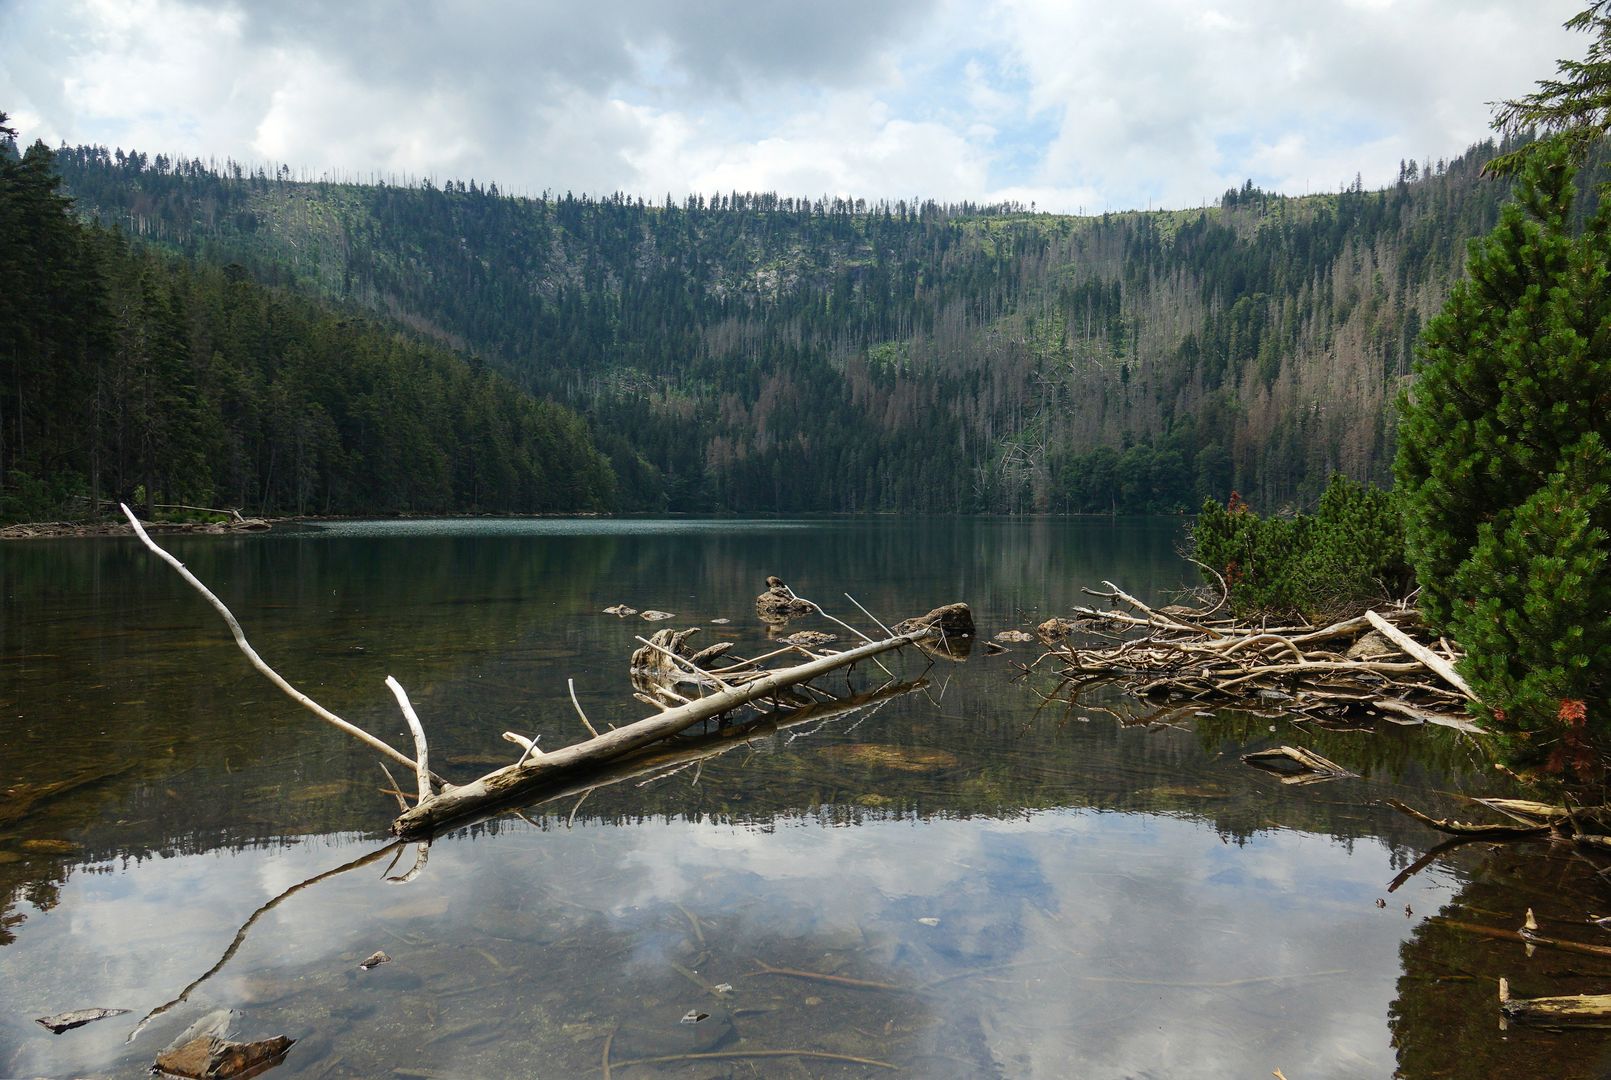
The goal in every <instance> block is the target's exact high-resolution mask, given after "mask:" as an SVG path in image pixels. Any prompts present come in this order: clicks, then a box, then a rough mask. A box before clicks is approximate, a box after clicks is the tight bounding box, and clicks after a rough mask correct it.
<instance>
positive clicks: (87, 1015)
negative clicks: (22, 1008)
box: [34, 1009, 129, 1035]
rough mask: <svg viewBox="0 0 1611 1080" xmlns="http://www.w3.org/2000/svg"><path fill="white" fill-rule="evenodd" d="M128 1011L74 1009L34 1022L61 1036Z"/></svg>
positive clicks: (40, 1018) (38, 1018)
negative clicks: (65, 1032) (66, 1032)
mask: <svg viewBox="0 0 1611 1080" xmlns="http://www.w3.org/2000/svg"><path fill="white" fill-rule="evenodd" d="M128 1011H129V1010H127V1009H74V1010H73V1011H72V1012H64V1013H57V1014H56V1015H55V1016H41V1017H37V1018H36V1019H35V1020H34V1023H36V1024H43V1025H44V1026H45V1027H47V1028H49V1029H50V1030H51V1031H52V1032H54V1033H55V1034H57V1035H60V1034H61V1033H62V1032H64V1031H71V1030H72V1029H73V1028H76V1027H83V1026H84V1025H85V1024H92V1023H94V1022H95V1021H97V1020H105V1019H106V1018H107V1017H108V1016H122V1015H123V1014H124V1013H126V1012H128Z"/></svg>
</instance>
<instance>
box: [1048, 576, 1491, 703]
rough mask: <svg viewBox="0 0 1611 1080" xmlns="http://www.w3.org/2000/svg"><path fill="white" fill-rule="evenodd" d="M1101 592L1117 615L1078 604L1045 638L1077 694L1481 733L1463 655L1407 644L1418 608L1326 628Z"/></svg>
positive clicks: (1108, 588) (1051, 622)
mask: <svg viewBox="0 0 1611 1080" xmlns="http://www.w3.org/2000/svg"><path fill="white" fill-rule="evenodd" d="M1103 585H1104V586H1105V590H1103V591H1092V590H1089V589H1087V590H1086V592H1087V593H1089V594H1090V595H1093V596H1098V597H1102V598H1104V599H1107V600H1111V601H1113V606H1112V607H1111V608H1108V609H1106V610H1102V609H1098V608H1094V607H1076V608H1075V609H1074V615H1075V617H1074V618H1073V619H1062V618H1058V619H1048V620H1047V621H1046V622H1044V623H1042V624H1041V625H1040V627H1039V630H1038V636H1039V637H1040V639H1041V640H1042V642H1043V643H1044V644H1045V645H1046V646H1047V648H1048V650H1049V652H1048V653H1047V654H1046V656H1044V657H1042V660H1045V659H1048V658H1050V659H1052V660H1054V661H1055V662H1060V663H1061V664H1062V665H1063V668H1062V671H1061V673H1062V675H1063V677H1064V680H1065V684H1066V685H1072V686H1073V687H1074V688H1075V692H1076V693H1077V692H1078V690H1079V689H1080V688H1082V687H1084V686H1086V685H1089V684H1094V683H1117V684H1119V685H1121V686H1123V687H1124V688H1126V689H1128V690H1130V691H1131V692H1132V693H1135V694H1137V695H1139V696H1141V697H1150V698H1165V699H1177V700H1186V701H1191V702H1200V703H1205V704H1218V705H1224V706H1230V707H1246V708H1267V707H1269V706H1270V705H1272V704H1276V705H1279V707H1280V708H1282V709H1283V710H1286V711H1291V712H1297V713H1304V714H1308V715H1310V716H1313V717H1315V718H1318V719H1325V718H1328V717H1338V716H1342V715H1344V714H1347V713H1350V712H1355V713H1357V712H1358V711H1360V710H1376V711H1378V712H1389V713H1392V714H1393V715H1394V717H1395V718H1401V719H1398V720H1397V722H1400V723H1429V724H1436V725H1440V726H1444V727H1451V728H1455V729H1457V730H1460V731H1463V732H1466V733H1469V734H1481V733H1482V729H1481V728H1480V727H1478V726H1477V725H1476V724H1474V723H1472V721H1471V720H1470V719H1469V718H1468V717H1467V716H1466V706H1467V705H1468V704H1472V703H1476V702H1477V697H1476V695H1475V693H1473V691H1472V690H1471V687H1470V686H1469V685H1467V684H1466V682H1465V681H1464V680H1463V679H1462V678H1461V677H1460V675H1459V673H1458V672H1457V671H1456V670H1455V665H1456V663H1457V662H1458V660H1459V657H1458V656H1457V655H1455V654H1454V653H1453V652H1452V651H1449V652H1446V653H1444V654H1440V653H1439V652H1438V651H1437V650H1436V649H1435V648H1434V647H1433V646H1432V645H1428V644H1423V643H1422V642H1419V641H1416V640H1415V638H1414V637H1412V636H1411V631H1415V630H1423V629H1424V628H1423V626H1422V623H1421V619H1420V616H1419V614H1418V613H1417V612H1415V611H1414V610H1413V609H1411V608H1407V607H1399V608H1394V609H1391V610H1387V611H1386V612H1385V613H1384V612H1377V611H1368V612H1366V613H1365V614H1363V615H1360V616H1356V617H1354V618H1350V619H1343V620H1339V621H1337V622H1334V623H1331V624H1329V625H1326V626H1311V625H1307V624H1299V625H1292V626H1275V627H1271V626H1255V625H1249V624H1247V623H1242V622H1238V621H1236V620H1234V619H1229V618H1224V617H1222V616H1217V615H1216V613H1217V612H1218V611H1219V610H1220V608H1221V607H1222V606H1223V603H1224V602H1223V600H1221V602H1220V603H1219V604H1216V605H1214V606H1213V607H1212V608H1208V609H1206V610H1198V609H1193V608H1186V607H1177V606H1171V607H1165V608H1157V609H1155V608H1153V607H1151V606H1149V605H1148V604H1146V603H1144V602H1143V601H1141V600H1139V599H1137V598H1136V597H1134V596H1132V595H1130V594H1129V593H1127V592H1125V591H1124V590H1123V589H1120V588H1119V587H1118V586H1117V585H1114V584H1113V583H1112V582H1103ZM1115 638H1116V639H1117V640H1115ZM1093 639H1103V640H1093ZM1445 648H1446V646H1445ZM1038 662H1039V661H1037V663H1038Z"/></svg>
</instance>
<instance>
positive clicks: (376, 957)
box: [358, 950, 392, 971]
mask: <svg viewBox="0 0 1611 1080" xmlns="http://www.w3.org/2000/svg"><path fill="white" fill-rule="evenodd" d="M391 962H392V958H391V957H389V956H387V955H386V954H385V953H383V952H380V951H379V950H376V951H375V952H372V953H370V954H369V955H368V956H366V957H364V958H363V959H362V960H361V961H359V962H358V966H359V967H361V968H363V969H364V970H365V971H368V970H369V969H370V968H372V967H379V966H380V965H381V964H389V963H391Z"/></svg>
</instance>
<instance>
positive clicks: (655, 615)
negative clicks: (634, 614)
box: [638, 610, 677, 622]
mask: <svg viewBox="0 0 1611 1080" xmlns="http://www.w3.org/2000/svg"><path fill="white" fill-rule="evenodd" d="M676 617H677V616H675V615H673V614H672V613H671V612H669V611H653V610H651V611H643V612H639V613H638V618H640V619H644V620H646V621H648V622H664V621H665V620H667V619H675V618H676Z"/></svg>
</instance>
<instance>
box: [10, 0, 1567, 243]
mask: <svg viewBox="0 0 1611 1080" xmlns="http://www.w3.org/2000/svg"><path fill="white" fill-rule="evenodd" d="M1581 5H1582V0H1564V2H1563V0H1325V2H1322V3H1293V2H1291V0H1240V2H1236V0H1224V2H1222V3H1218V4H1213V3H1204V2H1202V0H1129V2H1115V0H978V2H973V3H967V2H962V0H871V2H866V0H812V2H810V3H799V2H795V3H788V4H783V3H768V2H764V0H687V2H681V3H678V2H667V0H595V2H592V3H578V2H576V0H568V2H565V3H557V2H546V3H542V2H515V0H455V2H446V0H442V2H437V0H392V2H385V3H382V2H380V0H338V2H332V0H0V110H3V111H5V112H8V113H10V114H11V117H12V121H13V124H14V126H16V127H18V128H19V129H20V132H21V135H22V137H23V138H24V140H25V141H28V142H32V141H33V140H34V139H43V140H44V141H45V142H46V143H48V144H50V145H53V146H54V145H56V144H58V143H61V142H66V143H70V144H78V143H99V144H103V145H106V146H109V147H121V148H123V149H139V150H143V151H145V152H147V153H149V154H152V155H155V154H157V153H166V154H169V155H180V156H185V157H201V158H203V159H204V160H205V159H215V160H217V161H219V162H222V161H224V160H226V159H233V160H235V161H238V162H241V163H243V164H246V165H248V166H255V165H258V164H265V163H268V164H274V165H278V164H281V163H284V164H288V165H289V166H291V168H292V170H293V172H295V173H296V174H297V175H308V176H314V177H317V176H321V175H329V176H331V177H333V178H345V179H358V180H369V179H371V178H373V177H376V176H378V177H382V178H388V179H410V178H413V179H418V178H422V177H431V178H433V179H435V180H437V181H438V182H440V181H442V180H446V179H459V180H470V179H475V180H477V181H479V182H481V183H482V184H486V183H488V182H496V183H497V184H498V185H499V187H500V189H502V190H504V191H506V192H520V193H530V194H535V193H537V192H541V191H545V190H547V191H553V192H564V191H574V192H577V193H582V192H589V193H592V194H608V193H611V192H615V191H624V192H626V193H627V194H629V195H641V196H643V197H645V198H648V199H660V198H663V197H664V196H666V195H668V194H669V195H671V196H673V197H675V198H678V199H681V198H682V197H683V196H685V195H687V194H689V193H690V192H700V193H704V194H710V193H713V192H727V191H735V190H736V191H776V192H778V193H779V194H782V195H793V196H801V195H806V196H812V197H818V196H824V195H826V196H851V197H862V198H867V199H869V200H872V199H880V198H887V199H901V198H904V199H912V198H934V199H939V200H941V201H947V202H953V201H961V200H973V201H977V202H997V201H1003V200H1015V201H1018V202H1021V203H1024V204H1029V203H1033V204H1035V205H1036V207H1037V208H1039V209H1042V210H1053V211H1059V212H1068V213H1082V212H1083V213H1099V212H1101V211H1103V210H1108V209H1113V210H1119V209H1132V208H1135V209H1144V208H1148V207H1152V208H1158V207H1176V208H1178V207H1190V206H1199V205H1202V204H1204V203H1206V202H1213V201H1215V200H1216V199H1217V198H1218V197H1219V195H1220V194H1221V193H1223V192H1224V190H1225V189H1226V188H1228V187H1232V186H1240V185H1241V184H1242V183H1243V181H1245V180H1248V179H1251V180H1252V181H1253V182H1254V183H1255V184H1257V185H1259V186H1260V187H1263V188H1267V189H1271V190H1276V191H1282V192H1286V193H1289V194H1303V193H1305V192H1310V191H1328V190H1336V189H1337V188H1338V187H1340V186H1343V185H1346V184H1350V183H1352V182H1353V180H1354V178H1355V176H1356V174H1357V175H1359V176H1360V177H1361V178H1362V179H1363V181H1364V183H1365V185H1366V186H1367V187H1379V186H1382V185H1385V184H1388V183H1391V182H1392V181H1393V180H1394V179H1396V177H1397V175H1398V170H1399V163H1400V162H1401V161H1403V160H1405V159H1410V158H1414V159H1417V160H1419V161H1428V160H1436V159H1438V158H1446V157H1453V156H1455V155H1457V154H1459V153H1460V152H1461V151H1463V150H1464V149H1465V148H1466V147H1467V146H1469V145H1470V144H1471V143H1473V142H1476V141H1479V140H1481V139H1484V138H1486V137H1488V135H1489V134H1490V130H1489V118H1490V112H1491V110H1490V106H1489V103H1490V102H1493V101H1497V100H1502V99H1504V98H1508V97H1514V96H1517V95H1519V94H1522V93H1525V92H1527V91H1528V90H1529V89H1531V88H1532V86H1533V84H1534V83H1535V82H1536V81H1537V80H1538V79H1539V78H1542V77H1545V76H1547V75H1549V74H1551V73H1552V72H1553V70H1554V66H1555V61H1556V60H1557V59H1559V58H1561V57H1566V56H1570V57H1581V56H1582V55H1583V52H1584V50H1585V47H1586V45H1587V39H1586V38H1584V37H1581V36H1578V35H1573V34H1571V33H1568V32H1567V31H1565V30H1564V29H1562V27H1561V24H1562V23H1563V22H1565V21H1566V19H1567V18H1569V17H1570V16H1571V15H1572V14H1573V13H1574V12H1575V11H1576V10H1578V8H1579V7H1580V6H1581Z"/></svg>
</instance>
